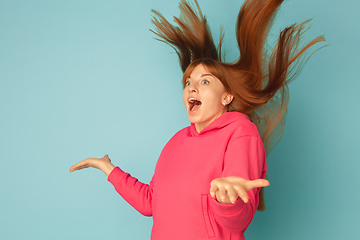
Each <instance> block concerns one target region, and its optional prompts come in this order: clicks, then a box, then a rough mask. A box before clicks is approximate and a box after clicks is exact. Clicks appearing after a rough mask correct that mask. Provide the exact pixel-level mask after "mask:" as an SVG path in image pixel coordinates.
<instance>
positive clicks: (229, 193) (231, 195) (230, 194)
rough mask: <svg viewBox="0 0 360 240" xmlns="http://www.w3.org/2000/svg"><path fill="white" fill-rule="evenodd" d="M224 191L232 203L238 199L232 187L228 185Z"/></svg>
mask: <svg viewBox="0 0 360 240" xmlns="http://www.w3.org/2000/svg"><path fill="white" fill-rule="evenodd" d="M226 193H227V196H228V198H229V199H230V202H231V203H234V202H235V201H236V200H237V199H238V197H239V196H238V194H237V193H236V191H235V189H234V188H233V187H229V188H227V189H226Z"/></svg>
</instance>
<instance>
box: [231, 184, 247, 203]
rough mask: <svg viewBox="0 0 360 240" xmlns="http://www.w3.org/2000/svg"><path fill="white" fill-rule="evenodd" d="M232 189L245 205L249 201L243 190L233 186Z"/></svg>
mask: <svg viewBox="0 0 360 240" xmlns="http://www.w3.org/2000/svg"><path fill="white" fill-rule="evenodd" d="M234 189H235V191H236V193H237V195H238V196H239V197H240V198H241V200H243V202H244V203H247V202H248V201H249V196H248V194H247V193H246V191H245V189H244V188H242V187H239V186H234Z"/></svg>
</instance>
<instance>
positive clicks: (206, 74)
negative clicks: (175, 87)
mask: <svg viewBox="0 0 360 240" xmlns="http://www.w3.org/2000/svg"><path fill="white" fill-rule="evenodd" d="M206 76H210V77H212V78H215V77H214V75H212V74H210V73H204V74H201V76H200V77H201V78H202V77H206ZM187 79H191V78H190V76H189V77H188V78H186V80H187Z"/></svg>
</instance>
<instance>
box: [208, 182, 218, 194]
mask: <svg viewBox="0 0 360 240" xmlns="http://www.w3.org/2000/svg"><path fill="white" fill-rule="evenodd" d="M217 190H218V186H217V185H216V184H214V183H211V185H210V195H211V196H212V197H215V195H216V192H217Z"/></svg>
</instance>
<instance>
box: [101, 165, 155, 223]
mask: <svg viewBox="0 0 360 240" xmlns="http://www.w3.org/2000/svg"><path fill="white" fill-rule="evenodd" d="M108 181H109V182H110V183H111V184H112V185H113V186H114V187H115V190H116V191H117V192H118V193H119V194H120V195H121V196H122V197H123V198H124V199H125V200H126V201H127V202H128V203H129V204H130V205H131V206H133V207H134V208H135V209H136V210H137V211H139V212H140V213H141V214H143V215H144V216H152V204H151V202H152V193H153V190H152V181H151V182H150V185H148V184H144V183H142V182H140V181H138V180H137V179H136V178H134V177H132V176H131V175H130V174H128V173H125V172H124V171H122V170H121V169H120V168H119V167H116V168H114V169H113V170H112V172H111V173H110V174H109V177H108Z"/></svg>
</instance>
